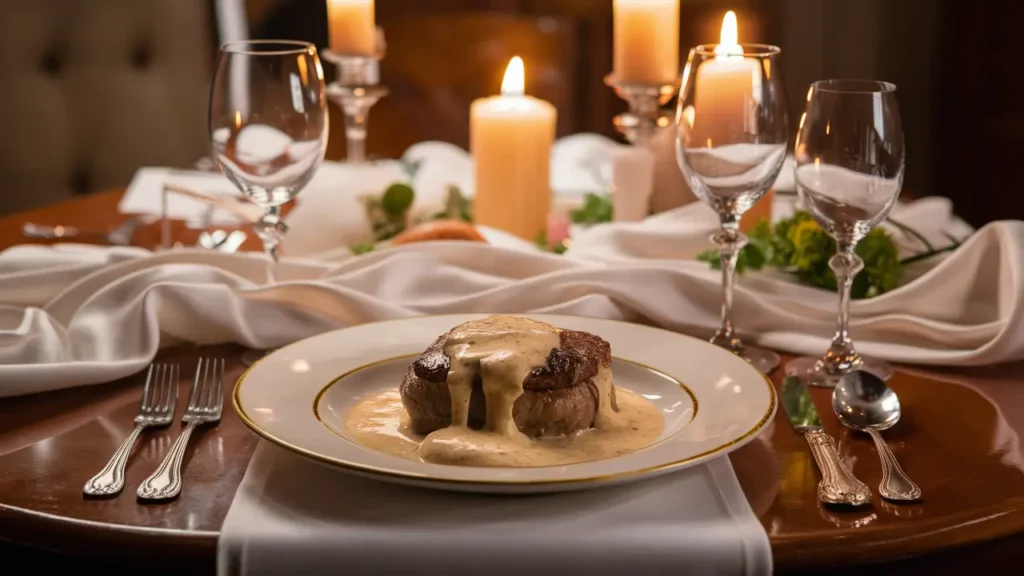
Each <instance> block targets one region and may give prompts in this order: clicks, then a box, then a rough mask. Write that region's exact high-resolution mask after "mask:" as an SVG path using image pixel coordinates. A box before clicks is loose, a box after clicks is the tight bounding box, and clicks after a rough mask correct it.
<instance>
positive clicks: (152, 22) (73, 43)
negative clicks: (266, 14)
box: [0, 0, 215, 213]
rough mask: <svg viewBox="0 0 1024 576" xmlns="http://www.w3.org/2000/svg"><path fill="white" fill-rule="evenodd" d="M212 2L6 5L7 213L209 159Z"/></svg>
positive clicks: (2, 95)
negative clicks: (158, 168) (148, 168)
mask: <svg viewBox="0 0 1024 576" xmlns="http://www.w3.org/2000/svg"><path fill="white" fill-rule="evenodd" d="M212 14H213V10H212V7H211V2H210V0H0V213H6V212H13V211H17V210H23V209H26V208H30V207H33V206H40V205H44V204H48V203H52V202H56V201H60V200H63V199H66V198H69V197H72V196H74V195H77V194H85V193H88V192H92V191H96V190H102V189H106V188H110V187H113V186H124V185H126V184H127V183H128V181H129V180H130V179H131V176H132V174H133V173H134V171H135V170H136V168H138V167H139V166H142V165H146V164H157V165H166V166H182V167H184V166H190V165H192V164H193V163H194V162H195V161H196V160H197V159H198V158H199V157H201V156H203V155H204V154H206V153H207V143H206V136H205V134H206V99H207V90H208V85H209V81H210V70H211V66H212V61H213V55H214V53H215V47H214V38H215V36H214V32H213V28H212Z"/></svg>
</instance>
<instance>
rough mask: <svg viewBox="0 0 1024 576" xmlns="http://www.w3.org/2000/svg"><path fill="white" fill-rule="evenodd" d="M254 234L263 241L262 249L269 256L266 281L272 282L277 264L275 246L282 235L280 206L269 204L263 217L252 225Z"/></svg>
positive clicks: (278, 243)
mask: <svg viewBox="0 0 1024 576" xmlns="http://www.w3.org/2000/svg"><path fill="white" fill-rule="evenodd" d="M254 229H255V231H256V235H257V236H259V237H260V240H262V241H263V251H264V252H265V253H266V254H267V256H270V262H269V263H268V264H267V283H268V284H273V283H274V282H275V278H274V268H275V267H276V265H277V260H278V256H277V248H278V246H280V245H281V239H282V237H283V236H284V226H283V223H282V222H281V207H280V206H270V207H268V208H267V210H266V212H264V214H263V217H262V218H260V221H259V222H257V223H256V225H255V226H254Z"/></svg>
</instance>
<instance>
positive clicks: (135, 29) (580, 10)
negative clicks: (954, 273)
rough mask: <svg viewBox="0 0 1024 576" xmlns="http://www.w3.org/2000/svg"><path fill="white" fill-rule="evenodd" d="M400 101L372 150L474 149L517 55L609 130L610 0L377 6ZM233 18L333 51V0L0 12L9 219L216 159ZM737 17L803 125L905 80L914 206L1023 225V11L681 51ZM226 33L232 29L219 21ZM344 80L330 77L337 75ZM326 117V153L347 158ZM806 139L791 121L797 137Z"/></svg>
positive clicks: (537, 78)
mask: <svg viewBox="0 0 1024 576" xmlns="http://www.w3.org/2000/svg"><path fill="white" fill-rule="evenodd" d="M376 5H377V23H378V25H380V26H382V27H383V28H384V30H385V32H386V35H387V43H388V55H387V58H386V59H385V60H384V61H383V62H382V76H383V79H384V82H385V83H386V84H387V85H388V87H389V88H390V89H391V95H390V96H389V97H388V98H386V99H384V100H383V101H382V102H381V103H380V104H378V105H377V107H375V108H374V110H373V114H372V115H371V121H370V132H371V134H370V138H369V149H370V153H371V154H373V155H377V156H382V157H396V156H399V155H400V154H401V153H402V152H403V151H404V150H405V149H406V148H407V147H408V146H409V145H411V144H413V143H415V142H418V141H421V140H426V139H440V140H447V141H450V142H453V143H455V144H458V145H460V146H463V147H466V146H467V145H468V133H469V129H468V126H469V103H470V102H471V101H472V100H473V99H475V98H478V97H480V96H485V95H489V94H493V93H495V92H497V90H498V88H499V85H500V80H501V75H502V73H503V72H504V68H505V65H506V64H507V62H508V60H509V58H510V57H511V56H512V55H516V54H518V55H520V56H523V57H524V60H525V61H526V65H527V76H528V87H527V89H528V91H529V92H531V93H532V94H534V95H537V96H539V97H542V98H545V99H547V100H549V101H551V102H553V103H555V104H556V106H558V109H559V118H560V120H559V133H560V135H567V134H571V133H576V132H597V133H601V134H605V135H608V136H611V137H617V135H616V134H615V133H614V131H613V129H612V126H611V118H612V116H613V115H615V114H616V113H618V112H619V111H621V110H622V108H623V104H622V102H621V101H620V100H619V99H618V98H616V97H615V96H614V95H613V94H612V92H611V90H609V89H608V88H607V87H605V86H604V83H603V81H602V79H603V77H604V75H605V74H607V73H608V72H609V71H610V69H611V59H612V57H611V54H612V0H430V1H422V0H377V1H376ZM225 6H227V7H229V8H230V7H231V6H235V7H237V8H240V9H244V11H245V14H246V19H247V20H248V30H249V34H250V35H251V36H252V37H263V38H294V39H305V40H309V41H313V42H315V43H316V44H317V45H318V46H319V47H321V48H322V47H324V46H325V44H326V38H327V31H326V26H327V25H326V9H325V4H324V2H323V1H321V0H218V1H215V0H0V87H2V90H0V127H2V129H3V131H4V133H3V137H2V138H0V186H2V188H0V213H5V212H12V211H17V210H24V209H27V208H30V207H33V206H39V205H44V204H47V203H52V202H57V201H60V200H63V199H66V198H69V197H73V196H75V195H81V194H88V193H91V192H95V191H100V190H106V189H110V188H115V187H123V186H125V185H126V184H127V183H128V181H129V180H130V178H131V176H132V174H133V173H134V171H135V170H136V169H137V168H138V167H139V166H143V165H168V166H179V167H188V166H190V165H192V163H193V162H195V161H196V160H197V159H198V158H200V157H202V156H204V155H206V154H207V143H206V133H205V132H206V127H205V110H206V98H207V89H208V85H209V79H210V74H211V68H212V63H213V58H214V57H215V53H216V46H217V44H218V42H219V41H220V40H221V35H222V29H223V27H224V21H223V19H218V16H219V15H222V14H223V10H224V9H225ZM727 10H734V11H736V13H737V16H738V18H739V25H740V41H741V42H764V43H771V44H777V45H780V46H781V47H782V49H783V51H784V56H785V60H784V62H785V73H786V75H787V90H788V93H789V98H790V103H791V108H792V112H791V118H792V119H793V122H794V124H795V122H796V119H797V118H799V116H800V111H801V108H802V105H803V103H804V101H803V95H804V94H805V93H806V90H807V86H808V84H809V83H810V82H811V81H813V80H816V79H822V78H838V77H864V78H867V77H870V78H875V79H882V80H888V81H891V82H894V83H896V84H897V86H898V87H899V98H900V105H901V109H902V114H903V120H904V129H905V132H906V140H907V147H908V163H907V177H906V185H905V191H906V193H907V194H908V195H913V196H926V195H943V196H947V197H949V198H952V199H953V200H954V202H955V203H956V209H957V211H958V212H959V213H960V214H961V215H963V216H964V217H965V218H966V219H968V220H969V221H970V222H971V223H973V224H975V225H980V224H983V223H985V222H988V221H991V220H995V219H1002V218H1022V217H1024V200H1022V199H1021V195H1019V194H1016V193H1015V192H1016V190H1015V189H1013V188H1012V186H1013V185H1014V184H1013V183H1014V182H1015V180H1016V179H1015V178H1014V176H1015V174H1014V173H1013V172H1011V171H1014V170H1016V168H1017V167H1016V165H1015V162H1016V160H1017V158H1018V157H1020V153H1021V152H1024V111H1022V108H1021V107H1020V106H1019V105H1017V102H1018V101H1019V95H1018V94H1019V92H1017V91H1016V90H1015V89H1014V88H1015V87H1016V86H1017V85H1018V84H1019V81H1018V80H1017V79H1016V76H1017V75H1018V74H1020V71H1019V66H1018V65H1017V63H1016V62H1015V60H1016V59H1017V56H1016V54H1015V51H1014V50H1012V48H1011V43H1010V40H1011V39H1012V34H1013V33H1014V31H1015V30H1016V29H1017V28H1018V27H1019V26H1020V23H1021V22H1024V2H1017V1H1014V0H974V1H972V0H683V1H682V8H681V34H680V45H681V46H680V50H681V51H682V52H683V60H685V51H686V50H687V49H688V48H689V47H691V46H693V45H695V44H699V43H707V42H717V40H718V33H719V27H720V26H721V21H722V16H723V15H724V13H725V12H726V11H727ZM218 24H219V25H218ZM326 69H327V71H328V74H329V75H330V72H331V67H330V66H326ZM340 122H341V115H340V114H338V113H334V114H332V124H333V126H332V134H331V136H332V138H331V145H330V149H329V152H328V157H329V158H334V159H337V158H341V157H342V156H343V155H344V142H343V133H342V131H341V129H340ZM794 128H795V126H794Z"/></svg>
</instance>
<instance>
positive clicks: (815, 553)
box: [0, 192, 1024, 574]
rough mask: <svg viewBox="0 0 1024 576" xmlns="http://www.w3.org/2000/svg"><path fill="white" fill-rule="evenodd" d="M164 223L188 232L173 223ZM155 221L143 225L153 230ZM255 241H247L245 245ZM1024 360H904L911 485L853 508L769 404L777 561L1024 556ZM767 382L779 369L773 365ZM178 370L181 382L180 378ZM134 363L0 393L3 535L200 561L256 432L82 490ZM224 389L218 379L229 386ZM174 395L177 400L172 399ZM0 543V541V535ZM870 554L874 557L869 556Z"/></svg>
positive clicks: (810, 564)
mask: <svg viewBox="0 0 1024 576" xmlns="http://www.w3.org/2000/svg"><path fill="white" fill-rule="evenodd" d="M118 199H119V193H117V192H111V193H107V194H99V195H96V196H94V197H89V198H86V199H81V200H77V201H75V202H73V203H68V204H63V205H59V206H55V207H51V208H47V209H43V210H38V211H34V212H29V213H25V214H21V215H17V216H14V217H8V218H3V219H0V248H3V247H7V246H10V245H14V244H18V243H22V242H24V240H23V238H22V237H21V235H20V225H21V223H23V222H25V221H31V222H34V223H37V224H65V225H76V226H79V227H83V228H85V227H90V228H93V229H99V230H105V229H107V228H110V227H111V226H113V225H115V224H116V223H117V221H118V220H119V219H120V218H121V217H119V216H118V215H117V214H116V210H115V208H116V204H117V200H118ZM175 234H176V236H177V237H181V238H184V240H183V242H188V241H189V240H188V237H189V234H194V232H190V231H186V230H184V228H183V227H182V226H176V227H175ZM158 238H159V233H158V229H157V228H156V227H153V228H152V229H146V230H141V231H140V232H139V234H138V235H137V237H136V241H137V242H138V243H139V244H140V245H152V244H154V243H155V242H156V240H157V239H158ZM254 248H255V246H254ZM240 352H241V350H240V349H239V348H237V347H234V346H224V347H219V348H203V349H197V348H189V347H185V348H176V349H172V350H167V351H165V352H164V353H163V355H164V356H166V357H168V358H170V359H174V360H175V361H177V362H178V363H179V364H180V365H181V373H182V375H183V380H187V375H188V374H189V373H190V372H191V369H192V366H194V364H195V362H196V359H197V358H198V357H199V355H200V354H202V355H218V356H224V357H226V358H228V369H229V370H228V372H229V373H228V376H229V377H230V378H236V377H237V376H238V375H239V374H240V373H241V371H242V365H241V363H240V362H239V360H238V358H239V355H240ZM1022 380H1024V363H1017V364H1013V365H1004V366H995V367H984V368H971V369H949V368H943V369H923V368H909V367H905V368H902V369H901V370H899V371H898V372H897V373H896V375H895V376H894V377H893V379H892V380H891V382H890V384H891V385H892V387H893V388H894V389H895V390H896V391H897V393H898V394H899V396H900V401H901V403H902V405H903V414H904V416H903V419H902V420H901V421H900V423H899V424H898V425H897V426H896V427H895V428H893V429H892V430H889V431H886V432H885V433H884V436H885V438H886V440H887V441H888V442H889V444H890V446H891V447H892V449H893V452H894V453H895V454H896V456H897V458H898V459H899V460H900V463H901V464H902V465H903V467H904V469H905V470H906V471H907V472H908V473H909V474H910V475H911V477H912V478H914V480H915V481H916V482H917V483H918V484H919V485H920V486H921V488H922V490H923V492H924V500H923V501H922V502H920V503H916V504H903V505H895V504H889V503H886V502H883V501H881V500H879V499H878V498H877V496H876V499H875V501H874V502H873V504H872V506H871V507H869V508H864V509H859V510H855V511H851V510H840V509H832V508H827V507H823V506H822V505H820V504H819V503H818V501H817V498H816V496H815V494H816V486H817V482H818V479H819V477H820V476H819V473H818V470H817V468H816V466H815V464H814V461H813V459H812V457H811V454H810V452H809V450H808V448H807V444H806V442H805V441H804V439H803V438H802V437H800V436H799V435H797V434H796V433H795V432H794V431H793V430H792V428H791V427H790V425H789V423H788V421H787V420H786V419H785V416H784V414H782V412H781V410H780V412H779V414H778V415H777V417H776V419H775V421H774V422H773V423H772V425H771V426H770V428H769V429H768V430H766V431H765V433H764V434H762V435H761V436H760V437H759V438H758V439H757V440H756V441H755V442H752V443H751V444H749V445H747V446H745V447H744V448H742V449H740V450H738V451H737V452H735V453H734V454H733V455H732V456H731V458H732V462H733V465H734V467H735V469H736V472H737V475H738V477H739V479H740V482H741V484H742V485H743V488H744V491H745V492H746V494H747V496H748V499H749V501H750V503H751V505H752V507H753V508H754V511H755V513H756V514H757V515H758V517H759V518H760V519H761V522H762V524H763V525H764V528H765V530H766V531H767V532H768V535H769V537H770V539H771V544H772V550H773V554H774V558H775V565H776V572H777V573H801V572H808V573H820V572H822V571H828V572H830V573H844V571H853V572H858V573H864V572H865V568H864V565H867V564H872V566H871V567H870V570H869V572H870V573H872V574H888V573H892V574H897V573H898V574H905V573H907V571H908V570H910V571H911V573H916V572H918V571H926V570H927V571H931V572H934V573H940V574H941V573H960V572H963V571H966V570H975V571H979V570H980V573H1003V572H1005V570H1006V569H1007V568H1008V567H1009V566H1013V565H1016V566H1018V567H1019V566H1020V565H1021V563H1022V562H1024V546H1022V544H1024V449H1022V447H1021V445H1020V437H1021V435H1024V383H1022V382H1021V381H1022ZM773 381H774V382H775V383H776V385H778V384H779V381H780V375H779V374H774V375H773ZM185 384H186V383H185V382H184V381H183V385H185ZM141 385H142V375H141V374H139V375H135V376H133V377H130V378H126V379H125V380H123V381H119V382H113V383H109V384H104V385H97V386H91V387H84V388H77V389H71V390H66V391H59V392H53V393H47V394H39V395H33V396H26V397H19V398H8V399H3V400H0V541H3V540H6V541H9V542H13V543H16V544H18V545H24V546H28V547H31V548H35V549H43V550H49V551H54V552H57V553H61V554H67V555H74V556H75V557H76V559H75V560H74V561H75V562H79V561H80V560H78V558H87V559H93V560H99V561H104V562H114V563H117V564H118V565H121V566H125V567H129V566H132V565H137V564H139V563H141V562H146V563H152V564H156V565H158V566H160V567H162V568H163V569H165V570H169V571H171V572H178V573H182V572H185V573H191V572H195V573H212V572H213V571H214V567H215V565H214V555H215V551H216V539H217V535H218V531H219V529H220V526H221V524H222V522H223V520H224V517H225V515H226V513H227V510H228V508H229V506H230V504H231V500H232V498H233V496H234V493H235V491H236V489H237V487H238V484H239V482H240V481H241V479H242V476H243V475H244V473H245V468H246V465H247V463H248V461H249V458H250V456H251V454H252V451H253V450H254V448H255V446H256V444H257V439H256V437H255V436H254V435H253V434H251V433H250V432H249V431H248V430H247V429H246V428H245V426H244V425H243V424H242V423H241V422H240V421H239V420H238V418H237V417H236V416H235V415H234V414H233V413H232V412H231V411H230V410H227V411H225V414H224V417H223V419H222V421H221V422H220V424H219V425H218V426H216V427H213V428H211V429H209V430H206V431H203V432H201V433H200V434H197V437H196V439H195V440H194V441H193V442H192V443H191V444H190V446H189V450H188V453H187V455H186V460H185V479H186V485H185V490H184V491H183V493H182V495H181V497H180V498H179V499H178V500H176V501H173V502H171V503H168V504H161V505H150V504H140V503H139V502H137V501H136V499H135V497H134V494H133V493H132V490H131V488H132V487H134V486H137V485H138V484H139V483H140V482H141V481H142V479H143V478H145V477H146V476H147V475H148V474H149V473H150V472H152V470H153V469H154V468H155V467H156V466H157V464H158V463H159V462H160V460H161V458H162V457H163V455H164V454H165V453H166V451H167V449H168V448H169V446H170V443H171V442H172V441H173V439H174V437H175V436H176V434H177V433H178V432H179V427H178V425H174V426H172V427H171V428H170V429H167V430H164V431H159V432H155V433H151V434H150V435H148V436H146V437H145V441H144V442H140V443H139V444H137V445H136V449H135V452H134V454H133V456H132V458H131V460H130V461H129V466H128V471H127V484H126V485H127V486H128V487H129V488H128V489H126V491H125V493H124V494H122V495H121V496H119V497H117V498H113V499H103V500H94V499H87V498H84V497H83V496H82V485H83V483H84V482H85V480H86V479H88V478H89V477H90V476H91V475H92V474H94V473H95V472H96V471H97V470H98V469H99V468H100V467H101V466H102V465H103V464H104V463H105V462H106V460H107V459H108V458H109V457H110V455H111V454H112V453H113V451H114V450H115V449H116V447H117V446H118V445H119V444H120V442H121V441H122V440H123V438H124V437H125V435H127V434H128V433H129V432H130V430H131V427H132V417H133V416H134V414H135V410H136V408H137V406H138V402H139V396H140V390H141ZM229 392H230V391H226V393H229ZM811 394H812V396H813V398H814V400H815V403H816V404H817V406H818V409H819V412H820V413H821V415H822V420H823V424H824V427H825V429H826V431H828V432H829V433H831V434H832V435H833V436H834V437H835V438H836V439H837V441H838V443H839V448H840V452H841V454H842V455H843V457H844V458H845V459H846V461H847V462H848V463H849V464H850V466H851V468H852V469H853V470H854V472H855V473H856V474H857V476H858V477H860V478H861V479H862V480H864V481H865V482H866V483H867V484H868V485H869V486H871V487H872V490H873V491H874V492H877V485H878V482H879V480H880V478H881V472H880V467H879V460H878V456H877V453H876V452H875V449H874V447H873V445H872V443H871V441H870V439H869V438H868V437H867V436H863V435H860V434H857V433H850V432H848V431H845V430H844V429H842V427H841V426H840V425H839V424H838V422H837V421H836V420H835V417H834V416H833V415H832V412H831V409H830V408H829V406H830V403H829V391H827V390H821V389H813V390H812V391H811ZM179 409H180V407H179ZM0 551H2V549H0ZM878 563H883V564H878Z"/></svg>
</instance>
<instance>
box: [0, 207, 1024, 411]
mask: <svg viewBox="0 0 1024 576" xmlns="http://www.w3.org/2000/svg"><path fill="white" fill-rule="evenodd" d="M781 211H782V210H781V209H780V212H781ZM894 215H896V216H898V217H899V218H900V219H901V220H902V221H904V222H906V223H915V224H916V225H917V226H918V228H919V230H921V231H923V232H924V233H926V235H930V236H932V238H933V240H934V241H936V242H942V241H943V240H942V238H943V232H949V233H953V234H954V235H956V234H965V233H966V232H970V230H969V229H968V230H966V231H965V230H963V228H964V227H965V225H964V224H963V223H962V222H960V221H958V220H957V219H955V218H953V217H952V215H951V213H950V210H949V205H948V203H947V202H944V201H941V200H924V201H919V202H917V203H915V204H911V205H909V206H903V207H900V208H899V209H898V210H897V211H896V213H895V214H894ZM714 226H715V219H714V217H713V216H712V215H711V214H710V213H709V212H708V210H707V209H706V208H704V207H703V206H701V205H690V206H686V207H683V208H680V209H677V210H674V211H672V212H667V213H664V214H661V215H658V216H656V217H652V218H649V219H648V220H646V221H644V222H642V223H623V224H608V225H602V226H598V227H595V228H592V229H590V230H587V231H585V232H583V233H582V234H580V235H579V236H577V237H576V238H575V242H574V244H573V249H572V250H570V251H569V252H568V253H567V254H565V255H562V256H558V255H551V254H546V253H541V252H539V251H536V250H533V249H532V248H531V247H530V245H529V244H528V243H525V242H518V243H517V242H516V241H513V240H509V239H507V238H506V237H504V236H502V235H501V234H499V233H497V232H495V231H487V234H488V235H489V236H490V237H492V238H493V239H494V241H495V245H487V244H480V243H469V242H430V243H423V244H413V245H407V246H403V247H400V248H392V249H384V250H379V251H375V252H371V253H369V254H366V255H363V256H359V257H353V256H352V255H351V253H350V252H349V251H348V250H347V249H344V248H343V249H339V250H336V251H334V252H333V253H330V252H328V253H322V254H319V255H317V256H315V257H309V258H302V259H291V260H285V261H283V262H282V263H281V264H280V265H279V266H278V268H277V272H276V273H277V279H278V282H277V283H276V284H273V285H268V284H267V283H266V277H267V276H266V270H267V265H268V263H267V262H266V260H265V259H264V258H263V257H262V256H261V255H258V254H221V253H211V252H206V251H200V250H194V249H182V250H174V251H168V252H161V253H155V254H154V253H150V252H148V251H146V250H141V249H130V248H95V247H86V246H75V245H63V246H56V247H42V246H30V245H29V246H18V247H14V248H11V249H8V250H6V251H4V252H3V253H0V396H13V395H18V394H26V393H32V392H41V391H45V390H53V389H58V388H65V387H71V386H79V385H86V384H95V383H100V382H108V381H111V380H114V379H117V378H121V377H124V376H127V375H129V374H132V373H135V372H137V371H140V370H142V369H143V368H144V367H145V366H146V365H147V363H149V362H150V361H151V360H152V358H153V357H154V355H155V354H156V352H157V350H158V348H159V347H160V346H166V345H170V344H173V343H177V342H181V341H189V342H197V343H203V344H208V343H209V344H212V343H223V342H236V343H240V344H243V345H246V346H250V347H253V348H257V349H266V348H273V347H277V346H281V345H284V344H287V343H290V342H293V341H295V340H298V339H301V338H305V337H307V336H311V335H313V334H317V333H320V332H324V331H327V330H331V329H335V328H340V327H344V326H349V325H352V324H357V323H362V322H370V321H375V320H387V319H393V318H401V317H408V316H414V315H420V314H441V313H451V312H498V313H525V312H535V313H544V312H546V313H560V314H578V315H586V316H597V317H605V318H612V319H620V320H628V321H640V322H648V323H652V324H655V325H658V326H662V327H665V328H668V329H672V330H680V331H691V332H695V333H701V332H707V331H710V330H711V329H713V328H714V327H716V326H717V324H718V321H719V307H720V301H721V300H720V299H721V295H720V277H719V273H718V272H716V271H713V270H711V269H709V267H708V265H707V264H705V263H702V262H697V261H695V260H692V257H693V256H694V255H695V254H696V253H697V252H698V251H700V250H702V249H704V248H706V247H707V246H708V241H707V239H706V238H707V234H708V232H709V231H710V230H712V229H713V228H714ZM929 231H930V232H929ZM311 232H313V233H315V231H311ZM900 242H901V243H904V242H911V241H910V240H908V239H902V238H901V239H900ZM1022 266H1024V223H1022V222H1020V221H1006V222H995V223H992V224H990V225H988V226H986V227H985V228H983V229H981V230H979V231H977V232H976V233H974V234H973V235H972V236H971V237H970V238H969V239H968V240H967V241H966V242H965V243H964V244H963V246H961V247H960V248H959V249H958V250H956V251H955V252H954V253H951V254H949V255H948V256H946V257H944V258H937V259H934V261H933V262H929V263H921V264H919V265H917V266H915V267H914V268H913V269H911V270H908V273H907V280H908V282H907V283H906V284H905V285H903V286H901V287H900V288H898V289H897V290H894V291H892V292H889V293H887V294H884V295H882V296H879V297H876V298H872V299H868V300H862V301H855V302H853V304H852V307H851V314H852V321H851V326H852V331H853V335H854V337H855V339H856V341H857V345H858V348H859V350H860V351H861V352H862V353H863V354H865V355H871V356H875V357H878V358H883V359H886V360H891V361H895V362H905V363H918V364H944V365H977V364H986V363H994V362H1000V361H1004V360H1011V359H1016V358H1021V357H1022V356H1024V320H1022V316H1024V306H1022V299H1024V271H1022ZM836 302H837V298H836V296H835V295H834V294H832V293H830V292H827V291H824V290H819V289H816V288H810V287H806V286H801V285H798V284H796V283H795V282H794V281H793V280H792V279H790V278H788V277H786V276H784V275H781V274H777V273H774V274H773V273H758V274H746V275H744V276H743V277H741V279H740V281H739V283H738V285H737V288H736V299H735V314H736V322H737V324H738V328H739V329H740V330H741V331H742V332H743V333H744V334H746V337H747V338H748V339H749V340H750V341H752V342H754V341H756V342H759V343H760V344H762V345H765V346H769V347H774V348H778V349H781V350H786V351H790V352H795V353H806V354H819V353H821V352H822V351H824V350H825V348H826V347H827V345H828V341H829V339H830V338H831V336H832V334H833V332H834V329H835V326H834V322H835V316H836Z"/></svg>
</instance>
